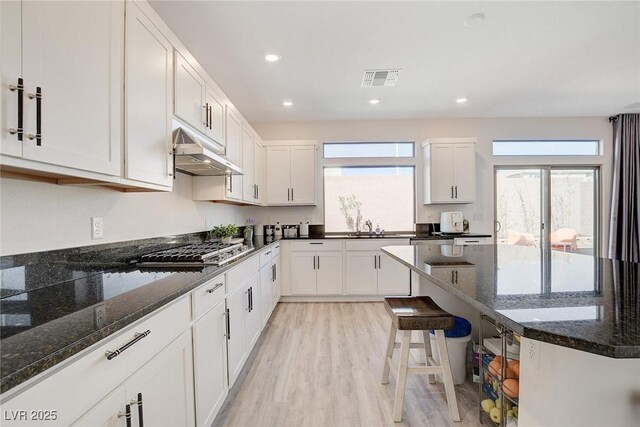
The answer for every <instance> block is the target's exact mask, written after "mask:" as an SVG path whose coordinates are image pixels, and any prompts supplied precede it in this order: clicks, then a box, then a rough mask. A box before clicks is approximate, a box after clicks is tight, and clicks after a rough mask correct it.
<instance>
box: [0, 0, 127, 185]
mask: <svg viewBox="0 0 640 427" xmlns="http://www.w3.org/2000/svg"><path fill="white" fill-rule="evenodd" d="M5 3H6V2H3V5H2V80H3V89H2V91H3V93H2V98H3V101H2V102H3V104H4V105H3V124H4V125H5V126H6V125H9V126H8V127H9V128H17V127H18V126H17V121H18V92H19V91H18V90H15V91H10V89H9V87H8V85H17V82H18V79H19V78H22V79H23V82H24V94H23V97H22V100H23V102H24V105H23V109H22V111H23V113H24V115H23V123H22V124H23V126H22V128H23V138H22V142H18V135H17V134H14V135H10V134H9V132H8V130H6V128H5V126H3V144H2V145H3V149H2V151H3V153H4V154H9V155H13V156H21V157H22V158H23V159H27V160H33V161H36V162H41V163H46V164H50V165H57V166H63V167H65V168H70V169H77V170H82V171H88V172H96V173H100V174H106V175H111V176H120V173H121V155H122V152H121V132H122V116H123V115H122V98H123V92H122V86H123V72H122V70H123V66H124V63H123V59H124V52H123V51H124V2H68V3H65V5H64V7H61V5H60V3H58V2H31V1H25V2H22V3H18V2H9V4H7V5H5ZM5 24H7V25H8V26H7V27H5ZM8 31H11V32H13V34H10V35H9V37H8V39H7V40H5V36H6V35H7V32H8ZM20 35H21V37H20ZM20 38H21V40H20ZM20 43H21V49H19V48H18V46H19V44H20ZM5 47H6V48H7V50H6V51H5ZM80 58H81V60H82V63H81V66H79V65H78V64H79V63H78V61H79V59H80ZM12 104H13V105H12ZM7 105H8V107H9V108H8V109H7V111H6V112H5V108H4V107H5V106H7ZM5 141H9V143H8V144H6V145H5ZM17 143H19V144H21V147H19V146H18V145H16V144H17ZM29 167H30V168H31V169H34V170H37V169H38V168H37V166H29ZM68 175H70V176H73V173H72V172H69V173H68Z"/></svg>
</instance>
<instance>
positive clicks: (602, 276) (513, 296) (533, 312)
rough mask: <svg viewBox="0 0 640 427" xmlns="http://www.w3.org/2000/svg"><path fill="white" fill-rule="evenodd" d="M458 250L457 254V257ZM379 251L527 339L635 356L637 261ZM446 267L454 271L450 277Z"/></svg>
mask: <svg viewBox="0 0 640 427" xmlns="http://www.w3.org/2000/svg"><path fill="white" fill-rule="evenodd" d="M460 249H462V252H461V253H460V252H459V251H460ZM382 250H383V251H384V252H386V253H387V254H389V255H390V256H391V257H393V258H395V259H396V260H398V261H400V262H401V263H403V264H405V265H406V266H408V267H409V268H411V269H412V270H413V271H415V272H417V273H418V274H420V275H421V276H423V277H426V278H427V279H429V280H430V281H431V282H433V283H435V284H436V285H438V286H440V287H441V288H442V289H444V290H446V291H447V292H449V293H451V294H452V295H455V296H456V297H458V298H460V299H461V300H463V301H465V302H466V303H468V304H470V305H471V306H473V307H474V308H476V309H477V310H479V311H480V312H481V313H483V314H485V315H487V316H490V317H492V318H494V319H496V320H498V321H499V322H501V323H503V324H504V325H505V326H507V327H508V328H511V329H512V330H514V331H515V332H517V333H519V334H521V335H523V336H525V337H529V338H531V339H534V340H539V341H543V342H548V343H551V344H557V345H560V346H564V347H569V348H574V349H577V350H582V351H586V352H589V353H595V354H599V355H603V356H608V357H613V358H640V289H639V283H638V282H639V281H640V264H638V263H630V262H622V261H614V260H611V259H607V258H599V257H594V256H592V255H583V254H576V253H567V252H560V251H550V253H546V251H545V255H548V258H549V259H550V261H549V266H550V271H546V269H545V272H546V273H548V274H545V276H546V277H548V279H547V280H543V279H542V277H543V268H542V266H543V263H542V255H543V254H542V251H541V250H540V249H538V248H533V247H524V246H511V245H480V246H464V247H461V246H453V245H442V246H440V245H416V246H388V247H383V248H382ZM452 270H456V271H458V273H457V274H454V275H453V276H454V279H453V280H452V279H451V278H452Z"/></svg>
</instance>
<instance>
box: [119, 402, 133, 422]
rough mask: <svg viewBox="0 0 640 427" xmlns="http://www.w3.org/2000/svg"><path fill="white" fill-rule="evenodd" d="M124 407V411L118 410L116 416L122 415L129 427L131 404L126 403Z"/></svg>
mask: <svg viewBox="0 0 640 427" xmlns="http://www.w3.org/2000/svg"><path fill="white" fill-rule="evenodd" d="M124 408H125V409H124V412H122V411H119V412H118V418H122V417H124V419H125V420H126V422H127V427H131V405H127V406H125V407H124Z"/></svg>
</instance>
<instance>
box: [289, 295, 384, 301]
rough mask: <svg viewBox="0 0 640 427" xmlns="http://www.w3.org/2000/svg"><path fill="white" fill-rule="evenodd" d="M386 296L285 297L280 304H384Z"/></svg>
mask: <svg viewBox="0 0 640 427" xmlns="http://www.w3.org/2000/svg"><path fill="white" fill-rule="evenodd" d="M382 301H384V295H286V296H285V295H283V296H281V297H280V302H382Z"/></svg>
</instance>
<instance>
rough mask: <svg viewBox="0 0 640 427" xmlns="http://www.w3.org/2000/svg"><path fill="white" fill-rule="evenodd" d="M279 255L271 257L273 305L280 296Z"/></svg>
mask: <svg viewBox="0 0 640 427" xmlns="http://www.w3.org/2000/svg"><path fill="white" fill-rule="evenodd" d="M280 265H281V262H280V255H279V254H277V255H274V256H273V305H274V307H275V305H276V304H277V303H278V301H280V297H281V296H282V279H280V271H281V269H280Z"/></svg>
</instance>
